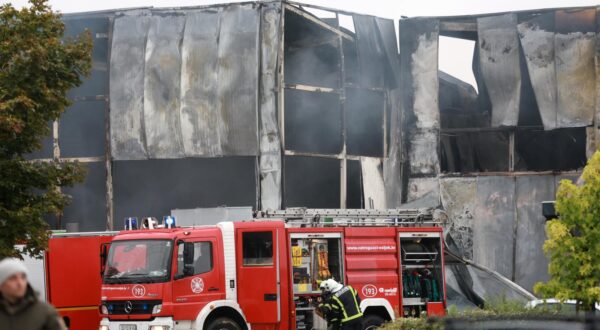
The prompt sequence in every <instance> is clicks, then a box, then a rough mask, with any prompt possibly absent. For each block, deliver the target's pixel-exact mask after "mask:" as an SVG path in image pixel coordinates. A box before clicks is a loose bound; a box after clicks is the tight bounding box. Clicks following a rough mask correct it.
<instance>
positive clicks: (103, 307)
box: [100, 305, 108, 329]
mask: <svg viewBox="0 0 600 330" xmlns="http://www.w3.org/2000/svg"><path fill="white" fill-rule="evenodd" d="M100 314H108V307H106V305H102V306H100ZM106 329H108V328H106Z"/></svg>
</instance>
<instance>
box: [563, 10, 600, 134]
mask: <svg viewBox="0 0 600 330" xmlns="http://www.w3.org/2000/svg"><path fill="white" fill-rule="evenodd" d="M555 20H556V32H557V33H556V35H555V38H556V39H555V42H554V45H555V50H554V51H555V54H556V81H557V89H558V95H557V97H558V115H557V124H558V127H582V126H588V125H591V124H592V123H593V118H594V109H595V102H596V94H595V92H596V88H595V82H596V76H595V72H596V70H595V63H594V61H595V56H596V33H595V32H596V31H595V30H596V10H595V9H587V10H582V11H574V12H569V11H564V10H557V11H556V17H555Z"/></svg>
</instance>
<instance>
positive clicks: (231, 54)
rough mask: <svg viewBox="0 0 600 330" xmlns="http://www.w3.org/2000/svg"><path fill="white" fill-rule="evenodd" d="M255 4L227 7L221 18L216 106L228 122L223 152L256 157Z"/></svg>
mask: <svg viewBox="0 0 600 330" xmlns="http://www.w3.org/2000/svg"><path fill="white" fill-rule="evenodd" d="M253 6H254V5H231V6H228V7H227V8H226V9H225V10H224V11H223V13H222V16H221V30H220V33H219V45H218V47H219V50H218V54H219V60H218V70H219V77H218V95H219V96H218V97H219V99H218V103H217V104H218V107H219V110H220V111H221V112H222V114H223V119H224V121H225V122H226V123H227V125H226V130H225V133H224V135H223V136H222V137H221V143H222V146H223V152H224V153H225V154H232V155H248V156H250V155H252V156H255V155H257V154H258V136H257V116H258V113H257V112H258V109H257V108H258V103H257V102H258V90H259V82H258V71H259V68H258V65H257V64H258V63H259V62H258V61H259V59H258V48H259V47H258V31H259V21H260V18H259V17H260V15H259V11H258V10H256V9H255V8H253Z"/></svg>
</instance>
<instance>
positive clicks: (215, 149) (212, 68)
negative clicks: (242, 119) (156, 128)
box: [181, 9, 226, 157]
mask: <svg viewBox="0 0 600 330" xmlns="http://www.w3.org/2000/svg"><path fill="white" fill-rule="evenodd" d="M219 17H220V9H219V10H217V12H215V11H212V10H211V11H190V12H188V13H187V14H186V23H185V31H184V34H183V42H182V45H181V55H182V59H181V135H182V138H183V146H184V150H185V155H186V156H187V157H192V156H208V157H211V156H212V157H214V156H221V155H223V151H222V148H221V135H223V132H224V125H226V123H225V122H223V118H222V115H221V112H220V111H219V108H218V107H217V100H218V95H217V81H218V76H219V72H218V71H217V65H218V58H217V47H215V46H216V45H217V44H218V36H219V21H220V20H219Z"/></svg>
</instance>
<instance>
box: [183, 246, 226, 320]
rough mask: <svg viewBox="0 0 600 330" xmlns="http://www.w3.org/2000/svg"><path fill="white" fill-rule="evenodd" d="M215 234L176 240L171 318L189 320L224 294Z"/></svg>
mask: <svg viewBox="0 0 600 330" xmlns="http://www.w3.org/2000/svg"><path fill="white" fill-rule="evenodd" d="M217 244H218V240H217V239H216V238H215V237H190V238H186V239H184V240H178V241H177V246H176V252H175V256H176V258H177V260H176V271H175V275H174V281H173V302H174V307H175V310H174V318H175V319H176V320H193V319H195V318H196V316H197V315H198V313H199V312H200V310H201V309H202V308H203V307H204V306H205V305H206V304H208V303H209V302H211V301H214V300H220V299H223V298H224V297H225V286H224V285H225V284H224V283H225V282H224V280H223V278H222V276H221V264H220V263H221V260H220V258H218V254H217V253H216V252H218V251H219V250H220V247H218V246H217Z"/></svg>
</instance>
